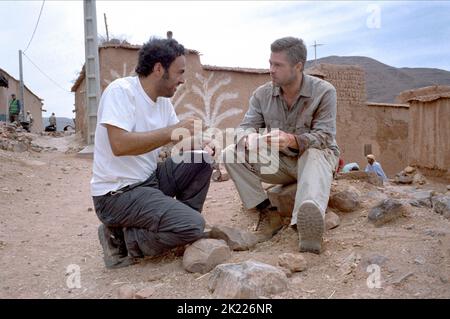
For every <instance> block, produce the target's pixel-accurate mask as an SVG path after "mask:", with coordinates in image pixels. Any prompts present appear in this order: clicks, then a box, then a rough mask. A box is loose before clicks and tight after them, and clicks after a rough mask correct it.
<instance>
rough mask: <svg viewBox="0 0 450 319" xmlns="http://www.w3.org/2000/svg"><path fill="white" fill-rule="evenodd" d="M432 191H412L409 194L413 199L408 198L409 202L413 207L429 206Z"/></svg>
mask: <svg viewBox="0 0 450 319" xmlns="http://www.w3.org/2000/svg"><path fill="white" fill-rule="evenodd" d="M432 196H433V191H422V192H414V193H412V194H411V197H413V199H411V200H409V204H410V205H411V206H415V207H428V208H431V207H432V205H431V197H432Z"/></svg>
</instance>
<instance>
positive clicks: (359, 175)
mask: <svg viewBox="0 0 450 319" xmlns="http://www.w3.org/2000/svg"><path fill="white" fill-rule="evenodd" d="M339 179H348V180H360V181H364V182H367V183H370V184H373V185H375V186H383V179H382V178H381V177H379V176H378V175H377V174H376V173H374V172H364V171H350V172H348V173H338V174H337V175H336V180H339Z"/></svg>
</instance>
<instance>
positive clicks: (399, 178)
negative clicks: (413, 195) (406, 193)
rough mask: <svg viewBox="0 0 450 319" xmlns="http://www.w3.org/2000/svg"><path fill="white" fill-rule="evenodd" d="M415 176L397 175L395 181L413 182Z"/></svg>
mask: <svg viewBox="0 0 450 319" xmlns="http://www.w3.org/2000/svg"><path fill="white" fill-rule="evenodd" d="M412 182H413V176H412V175H399V174H397V175H395V177H394V183H397V184H412Z"/></svg>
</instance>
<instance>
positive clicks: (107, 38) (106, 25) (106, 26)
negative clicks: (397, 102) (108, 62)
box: [103, 13, 109, 42]
mask: <svg viewBox="0 0 450 319" xmlns="http://www.w3.org/2000/svg"><path fill="white" fill-rule="evenodd" d="M103 16H104V17H105V28H106V42H109V32H108V22H106V13H103Z"/></svg>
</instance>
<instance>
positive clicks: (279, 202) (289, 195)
mask: <svg viewBox="0 0 450 319" xmlns="http://www.w3.org/2000/svg"><path fill="white" fill-rule="evenodd" d="M296 192H297V183H293V184H290V185H276V186H273V187H271V188H270V189H268V190H267V196H268V197H269V200H270V202H271V203H272V205H273V206H275V207H276V208H277V210H278V212H279V213H280V215H281V216H283V217H288V216H292V211H293V210H294V205H295V193H296Z"/></svg>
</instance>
